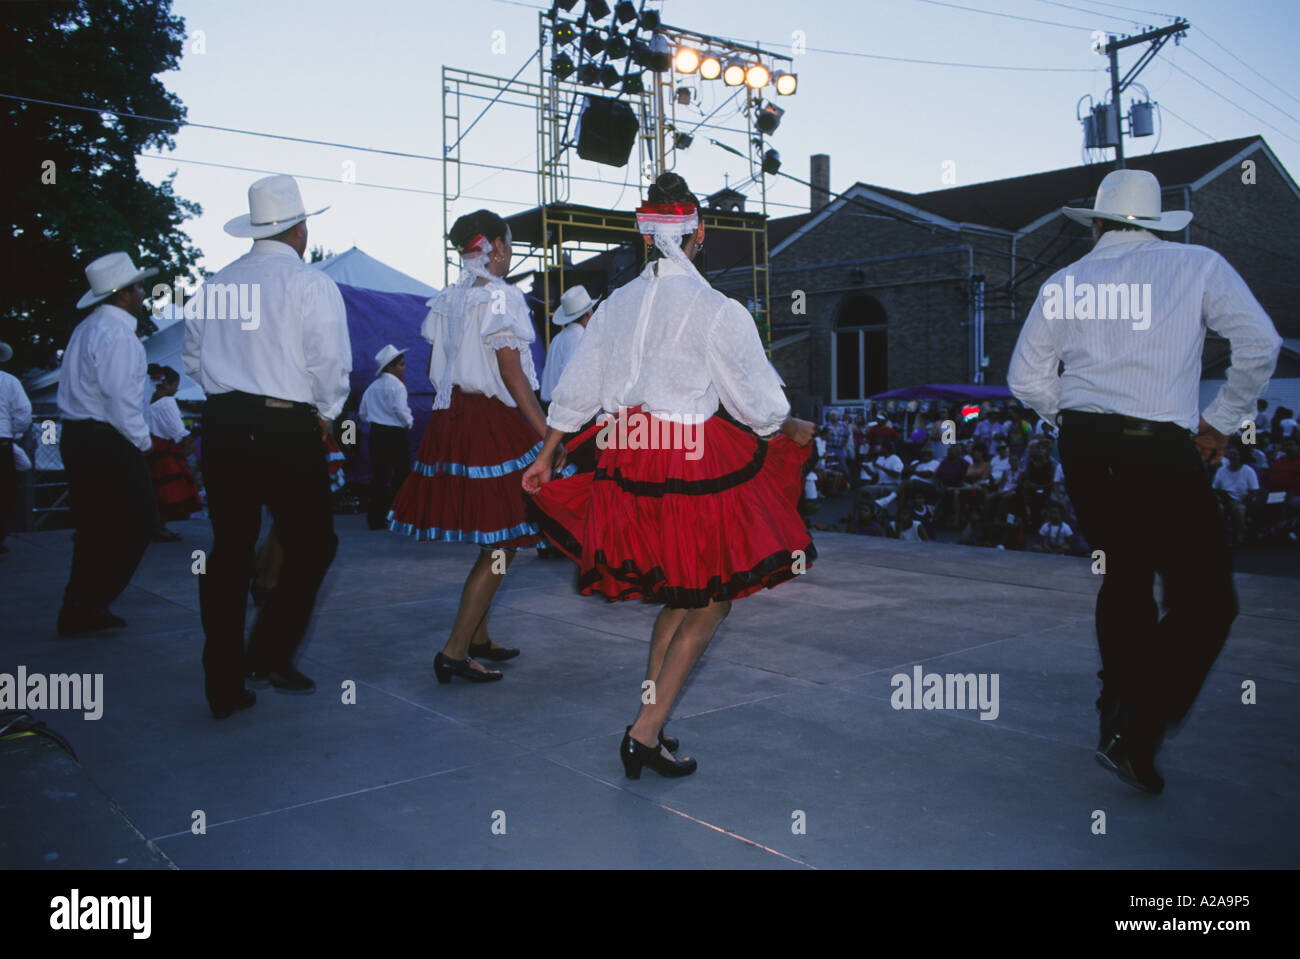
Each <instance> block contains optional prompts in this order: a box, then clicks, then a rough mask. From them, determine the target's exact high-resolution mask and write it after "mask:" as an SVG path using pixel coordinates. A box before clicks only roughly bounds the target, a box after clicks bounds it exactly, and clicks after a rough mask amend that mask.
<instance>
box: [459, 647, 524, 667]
mask: <svg viewBox="0 0 1300 959" xmlns="http://www.w3.org/2000/svg"><path fill="white" fill-rule="evenodd" d="M469 655H470V658H471V659H490V660H492V661H493V662H494V663H500V662H504V661H505V660H507V659H514V658H515V657H516V656H518V655H519V650H517V649H506V648H505V647H504V646H502V647H501V648H500V649H493V648H492V645H491V644H490V643H484V644H483V645H482V646H475V645H474V644H473V643H470V644H469Z"/></svg>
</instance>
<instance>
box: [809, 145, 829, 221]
mask: <svg viewBox="0 0 1300 959" xmlns="http://www.w3.org/2000/svg"><path fill="white" fill-rule="evenodd" d="M808 165H809V167H810V168H811V171H812V172H811V173H810V174H809V176H808V180H809V182H810V183H812V212H813V213H816V212H817V211H818V210H820V209H821V208H822V207H824V206H826V205H827V204H828V203H830V202H831V158H830V156H829V155H828V154H826V153H814V154H813V156H812V158H811V159H810V160H809V162H808Z"/></svg>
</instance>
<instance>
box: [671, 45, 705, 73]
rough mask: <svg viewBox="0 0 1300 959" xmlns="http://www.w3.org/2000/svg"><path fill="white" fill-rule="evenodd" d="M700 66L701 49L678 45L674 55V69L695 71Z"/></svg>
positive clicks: (683, 71)
mask: <svg viewBox="0 0 1300 959" xmlns="http://www.w3.org/2000/svg"><path fill="white" fill-rule="evenodd" d="M699 68H700V51H698V50H692V49H691V48H690V47H678V48H677V55H676V56H675V57H673V69H674V70H676V71H677V72H678V73H694V72H695V71H696V70H698V69H699Z"/></svg>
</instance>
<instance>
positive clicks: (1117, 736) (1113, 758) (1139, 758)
mask: <svg viewBox="0 0 1300 959" xmlns="http://www.w3.org/2000/svg"><path fill="white" fill-rule="evenodd" d="M1155 758H1156V754H1155V748H1154V747H1150V746H1141V745H1135V744H1134V743H1133V742H1132V741H1131V740H1130V739H1129V738H1128V734H1127V733H1125V732H1117V733H1114V734H1112V735H1111V737H1110V739H1109V740H1107V741H1105V742H1103V743H1101V744H1099V745H1098V747H1097V762H1098V763H1099V764H1100V765H1101V767H1102V768H1103V769H1106V770H1108V771H1110V772H1112V773H1114V774H1115V775H1116V776H1118V777H1119V779H1120V781H1121V782H1125V783H1128V785H1130V786H1132V787H1134V788H1135V789H1141V790H1142V791H1143V792H1149V793H1151V794H1152V795H1153V796H1159V795H1160V794H1161V793H1162V792H1164V788H1165V780H1164V777H1163V776H1161V775H1160V773H1159V772H1157V771H1156V764H1155Z"/></svg>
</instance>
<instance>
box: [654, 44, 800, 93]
mask: <svg viewBox="0 0 1300 959" xmlns="http://www.w3.org/2000/svg"><path fill="white" fill-rule="evenodd" d="M673 69H674V70H676V71H677V72H678V73H685V74H691V73H696V72H698V73H699V75H700V78H701V79H704V80H716V79H718V78H719V77H721V78H722V82H723V83H725V84H726V85H727V86H729V87H738V86H740V85H741V84H742V83H743V84H744V85H745V86H747V87H749V88H750V89H751V90H761V89H763V87H765V86H767V85H768V84H769V83H770V84H772V85H773V86H775V87H776V92H777V93H778V94H779V95H780V96H783V97H788V96H790V95H791V94H792V93H794V92H795V90H797V89H798V88H799V77H798V76H797V75H796V74H793V73H788V72H786V71H785V70H778V71H777V72H776V73H772V72H771V71H770V70H768V68H767V67H765V66H764V65H763V64H761V63H758V62H757V61H747V60H744V59H742V58H741V57H730V58H729V59H727V60H725V61H724V60H723V59H722V56H721V55H720V54H717V53H714V52H713V51H712V50H705V51H701V50H696V49H694V48H692V47H678V48H677V53H676V54H674V56H673Z"/></svg>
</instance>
